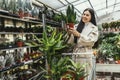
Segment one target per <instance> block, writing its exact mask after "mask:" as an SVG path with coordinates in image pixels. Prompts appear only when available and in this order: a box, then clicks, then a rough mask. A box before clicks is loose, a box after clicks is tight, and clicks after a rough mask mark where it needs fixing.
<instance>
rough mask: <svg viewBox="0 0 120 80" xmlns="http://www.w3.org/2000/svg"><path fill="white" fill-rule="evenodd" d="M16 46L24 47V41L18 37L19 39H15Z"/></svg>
mask: <svg viewBox="0 0 120 80" xmlns="http://www.w3.org/2000/svg"><path fill="white" fill-rule="evenodd" d="M15 44H16V45H17V46H18V47H22V46H23V45H24V43H23V39H21V38H19V37H17V38H16V39H15Z"/></svg>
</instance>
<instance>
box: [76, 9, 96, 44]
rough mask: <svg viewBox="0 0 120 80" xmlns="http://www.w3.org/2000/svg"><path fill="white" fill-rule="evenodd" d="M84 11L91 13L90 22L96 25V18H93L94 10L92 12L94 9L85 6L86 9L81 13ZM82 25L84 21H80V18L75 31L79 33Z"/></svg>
mask: <svg viewBox="0 0 120 80" xmlns="http://www.w3.org/2000/svg"><path fill="white" fill-rule="evenodd" d="M85 11H89V12H90V14H91V20H90V22H91V23H93V24H94V25H97V24H96V19H95V12H94V10H93V9H91V8H86V9H85V10H84V11H83V13H84V12H85ZM84 25H85V23H84V22H83V21H82V19H81V20H80V23H79V24H78V26H77V31H78V32H80V33H81V32H82V30H83V28H84ZM74 42H75V43H77V37H75V40H74Z"/></svg>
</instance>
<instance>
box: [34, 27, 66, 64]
mask: <svg viewBox="0 0 120 80" xmlns="http://www.w3.org/2000/svg"><path fill="white" fill-rule="evenodd" d="M51 31H52V32H51ZM51 31H50V32H49V34H47V31H46V30H45V31H44V32H43V38H37V37H36V36H35V35H33V37H34V38H35V39H36V40H37V42H38V43H34V46H40V47H39V50H40V51H42V52H43V53H44V55H45V56H46V57H47V61H48V64H49V66H51V63H52V60H53V59H54V58H53V57H54V56H55V55H56V51H57V50H60V49H62V48H64V47H66V44H63V43H64V40H63V39H62V37H63V33H62V32H59V33H57V30H56V29H53V30H51Z"/></svg>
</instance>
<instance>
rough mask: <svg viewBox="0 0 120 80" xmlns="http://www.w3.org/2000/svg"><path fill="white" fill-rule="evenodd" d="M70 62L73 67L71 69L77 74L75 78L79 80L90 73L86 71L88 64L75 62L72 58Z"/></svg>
mask: <svg viewBox="0 0 120 80" xmlns="http://www.w3.org/2000/svg"><path fill="white" fill-rule="evenodd" d="M70 62H71V67H70V69H69V71H71V72H73V73H74V74H75V80H79V79H80V78H85V77H86V76H87V75H88V73H87V72H85V67H86V65H87V64H80V63H75V62H74V61H73V60H72V59H70Z"/></svg>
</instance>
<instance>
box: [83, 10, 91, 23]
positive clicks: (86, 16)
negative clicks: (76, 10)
mask: <svg viewBox="0 0 120 80" xmlns="http://www.w3.org/2000/svg"><path fill="white" fill-rule="evenodd" d="M90 20H91V14H90V12H89V11H85V12H83V15H82V21H83V22H84V23H87V22H90Z"/></svg>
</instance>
